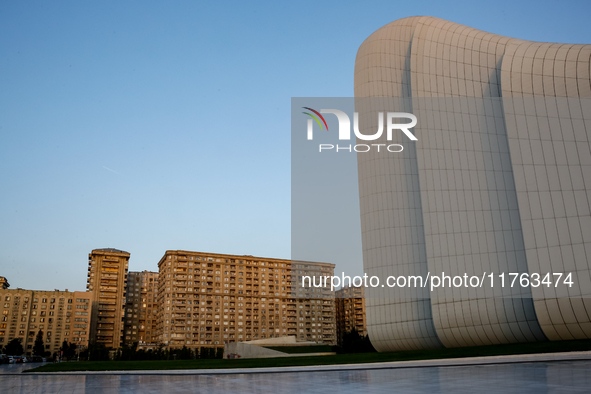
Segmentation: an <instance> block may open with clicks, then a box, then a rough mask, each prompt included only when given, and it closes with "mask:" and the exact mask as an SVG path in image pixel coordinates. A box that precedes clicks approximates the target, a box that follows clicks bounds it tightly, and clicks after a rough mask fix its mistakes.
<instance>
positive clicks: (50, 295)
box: [0, 288, 92, 355]
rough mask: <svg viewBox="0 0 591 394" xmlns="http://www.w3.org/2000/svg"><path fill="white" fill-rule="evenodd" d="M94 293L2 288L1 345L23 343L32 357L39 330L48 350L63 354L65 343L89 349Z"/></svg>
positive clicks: (0, 293) (0, 291)
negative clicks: (13, 342)
mask: <svg viewBox="0 0 591 394" xmlns="http://www.w3.org/2000/svg"><path fill="white" fill-rule="evenodd" d="M91 300H92V293H89V292H81V291H75V292H70V291H67V290H65V291H59V290H55V291H37V290H24V289H18V288H17V289H2V288H0V303H1V304H0V306H1V308H0V310H1V311H2V315H1V318H0V345H2V346H6V344H8V342H10V341H12V340H13V339H15V338H20V339H21V344H22V346H23V349H24V351H25V354H26V355H31V354H32V352H33V345H34V344H35V338H36V336H37V333H38V332H39V330H41V331H42V332H43V342H44V345H45V350H46V351H48V352H50V353H54V352H57V351H59V349H60V347H61V346H62V343H63V341H67V342H68V343H75V344H76V345H78V349H82V348H83V347H86V346H88V338H89V320H90V308H91V306H90V305H91Z"/></svg>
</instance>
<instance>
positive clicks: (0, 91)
mask: <svg viewBox="0 0 591 394" xmlns="http://www.w3.org/2000/svg"><path fill="white" fill-rule="evenodd" d="M414 15H430V16H435V17H439V18H443V19H447V20H451V21H454V22H457V23H461V24H465V25H468V26H471V27H474V28H478V29H481V30H485V31H489V32H492V33H497V34H502V35H507V36H512V37H516V38H523V39H528V40H536V41H554V42H574V43H591V25H590V23H589V16H590V15H591V2H590V1H588V0H580V1H560V2H557V1H516V0H512V1H505V0H501V1H477V0H471V1H442V0H439V1H420V0H415V1H363V2H361V1H314V2H310V1H297V2H287V1H274V2H242V1H235V2H233V1H224V2H215V3H214V2H205V1H174V2H171V1H167V2H165V1H158V2H156V1H69V2H66V1H19V2H17V1H3V2H1V3H0V275H3V276H6V277H8V279H9V282H10V283H11V285H12V287H13V288H16V287H23V288H31V289H54V288H59V289H64V288H68V289H69V290H83V289H84V288H85V284H86V271H87V263H88V260H87V255H88V253H89V252H90V251H91V250H92V249H95V248H106V247H113V248H118V249H123V250H126V251H128V252H130V253H131V260H130V269H131V270H144V269H148V270H154V271H156V270H157V265H156V264H157V262H158V260H159V259H160V258H161V256H162V255H163V254H164V251H165V250H169V249H187V250H196V251H204V252H219V253H231V254H250V255H255V256H265V257H277V258H289V257H290V253H291V251H290V247H291V241H290V222H291V208H290V207H291V201H290V199H291V193H290V182H291V180H290V100H291V97H346V96H352V95H353V68H354V61H355V54H356V52H357V49H358V47H359V45H360V44H361V43H362V42H363V40H364V39H365V38H367V37H368V36H369V35H370V34H371V33H372V32H374V31H375V30H377V29H378V28H380V27H381V26H383V25H385V24H387V23H389V22H392V21H394V20H396V19H399V18H403V17H407V16H414Z"/></svg>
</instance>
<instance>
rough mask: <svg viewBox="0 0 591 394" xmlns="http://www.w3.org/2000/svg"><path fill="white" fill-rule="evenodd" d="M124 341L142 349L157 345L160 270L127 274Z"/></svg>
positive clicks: (152, 347)
mask: <svg viewBox="0 0 591 394" xmlns="http://www.w3.org/2000/svg"><path fill="white" fill-rule="evenodd" d="M124 319H125V324H124V331H125V332H124V342H125V345H127V346H133V345H134V344H137V346H138V348H141V349H146V350H147V349H154V348H155V347H156V346H157V343H156V342H157V339H158V337H157V334H156V330H157V327H158V324H157V321H158V272H151V271H141V272H134V271H131V272H129V273H128V274H127V295H126V303H125V318H124Z"/></svg>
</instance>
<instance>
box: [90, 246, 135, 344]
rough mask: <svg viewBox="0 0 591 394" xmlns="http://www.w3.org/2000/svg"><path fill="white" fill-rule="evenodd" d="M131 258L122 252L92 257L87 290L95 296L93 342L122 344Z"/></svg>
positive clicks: (95, 253)
mask: <svg viewBox="0 0 591 394" xmlns="http://www.w3.org/2000/svg"><path fill="white" fill-rule="evenodd" d="M129 256H130V255H129V253H127V252H124V251H122V250H118V249H95V250H93V251H92V252H91V253H90V254H89V255H88V279H87V285H86V288H87V289H88V291H91V292H92V293H93V298H92V319H91V321H92V324H91V327H90V341H91V342H95V343H97V344H102V345H105V346H106V347H108V348H113V349H117V348H119V347H120V346H121V344H122V339H123V317H124V313H125V294H126V288H127V270H128V264H129Z"/></svg>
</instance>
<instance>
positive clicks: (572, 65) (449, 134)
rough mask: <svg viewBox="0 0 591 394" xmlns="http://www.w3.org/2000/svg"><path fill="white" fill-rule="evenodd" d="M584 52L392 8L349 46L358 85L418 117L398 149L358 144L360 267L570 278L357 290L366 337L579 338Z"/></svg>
mask: <svg viewBox="0 0 591 394" xmlns="http://www.w3.org/2000/svg"><path fill="white" fill-rule="evenodd" d="M590 54H591V46H589V45H569V44H546V43H534V42H529V41H523V40H517V39H512V38H508V37H502V36H498V35H495V34H490V33H486V32H482V31H479V30H476V29H472V28H469V27H466V26H462V25H459V24H456V23H452V22H448V21H444V20H441V19H437V18H432V17H412V18H405V19H401V20H398V21H395V22H393V23H390V24H388V25H386V26H384V27H383V28H381V29H379V30H378V31H376V32H375V33H374V34H372V35H371V36H370V37H369V38H368V39H367V40H366V41H365V42H364V43H363V44H362V45H361V47H360V49H359V52H358V54H357V60H356V63H355V96H356V98H361V97H403V98H407V99H408V104H406V107H405V108H403V109H404V110H407V111H408V112H413V113H414V114H415V115H416V116H417V118H418V119H419V123H418V125H417V126H416V127H415V128H414V132H415V134H416V135H417V137H418V138H419V141H418V142H416V143H412V144H406V146H405V150H404V152H403V153H402V154H399V155H384V154H380V153H377V152H375V153H371V152H368V153H363V154H358V158H357V159H358V170H359V188H360V203H361V221H362V239H363V256H364V268H365V272H366V273H367V274H368V275H377V276H379V277H387V276H389V275H423V276H424V275H426V273H427V272H430V273H431V274H441V273H442V272H445V273H446V274H449V275H463V274H464V273H466V272H467V273H469V274H471V273H473V274H480V273H483V272H487V273H491V272H495V273H499V272H516V273H533V272H574V273H576V275H577V276H578V278H579V280H577V282H576V283H575V286H573V287H572V288H570V289H568V291H567V290H564V288H563V291H567V292H568V294H566V293H565V294H556V290H555V289H552V288H550V289H548V288H545V287H544V288H541V287H538V288H532V289H530V288H528V287H526V288H520V289H517V290H516V289H512V288H509V287H505V288H501V287H495V288H490V287H489V288H476V289H474V288H469V289H465V288H453V287H445V288H438V289H435V291H433V292H430V291H429V289H428V288H392V289H383V288H380V289H372V288H368V289H367V290H366V293H367V294H366V303H367V305H366V307H367V323H368V333H369V336H370V338H371V340H372V343H373V344H374V346H375V347H376V349H378V350H380V351H388V350H403V349H419V348H433V347H438V346H442V345H443V346H447V347H454V346H471V345H487V344H497V343H511V342H528V341H536V340H544V339H546V338H549V339H572V338H591V319H590V316H591V303H589V300H590V299H589V296H591V288H590V284H591V278H590V266H589V260H591V259H590V258H587V256H589V257H591V216H590V215H589V196H590V195H589V193H588V192H589V189H590V187H591V154H590V150H589V134H590V133H589V131H590V130H591V107H590V108H583V107H585V106H586V105H588V104H589V100H580V99H579V98H580V97H590V96H591V88H590V82H589V80H590V78H589V75H590V74H589V65H590V61H589V59H590ZM521 97H527V98H521ZM548 97H558V98H557V99H556V100H554V101H553V100H548ZM559 97H572V98H576V99H571V100H569V99H566V98H562V99H559ZM411 103H412V104H411ZM542 103H543V105H544V106H546V107H547V106H552V105H555V107H552V108H544V109H543V110H541V108H539V107H540V105H542ZM552 103H554V104H552ZM368 105H369V106H365V107H364V105H363V103H362V102H361V103H360V105H359V106H358V107H359V108H360V109H359V111H360V112H361V113H363V112H371V111H372V110H374V111H375V110H376V109H375V108H373V109H372V108H371V105H370V104H368ZM585 114H586V115H585ZM369 118H372V117H369ZM374 118H375V117H374ZM541 123H544V125H545V126H540V124H541ZM524 125H525V126H524ZM368 127H375V125H371V124H370V125H368ZM530 129H531V130H530ZM524 130H527V131H524ZM550 130H551V132H550ZM544 131H546V132H544ZM554 150H559V151H560V152H555V151H554ZM550 152H552V154H550ZM563 178H564V180H563ZM567 178H568V179H569V180H570V182H566V179H567ZM532 179H533V180H535V182H532ZM566 234H568V235H566ZM532 291H533V294H532Z"/></svg>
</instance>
